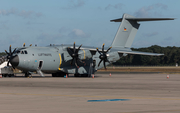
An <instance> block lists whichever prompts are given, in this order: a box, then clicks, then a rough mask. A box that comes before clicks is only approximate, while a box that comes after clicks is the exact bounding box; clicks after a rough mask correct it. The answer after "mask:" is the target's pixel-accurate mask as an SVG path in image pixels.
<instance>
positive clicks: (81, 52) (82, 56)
mask: <svg viewBox="0 0 180 113" xmlns="http://www.w3.org/2000/svg"><path fill="white" fill-rule="evenodd" d="M78 54H79V59H81V60H85V59H90V58H92V54H91V52H90V51H89V50H79V52H78Z"/></svg>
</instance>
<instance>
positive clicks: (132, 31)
mask: <svg viewBox="0 0 180 113" xmlns="http://www.w3.org/2000/svg"><path fill="white" fill-rule="evenodd" d="M160 20H174V18H135V17H133V16H131V15H128V14H124V15H123V17H122V18H120V19H115V20H111V21H112V22H121V24H120V26H119V29H118V31H117V33H116V36H115V38H114V40H113V42H112V45H111V46H112V47H113V48H130V47H131V45H132V43H133V40H134V37H135V35H136V33H137V30H138V28H139V26H140V24H139V23H138V22H144V21H160Z"/></svg>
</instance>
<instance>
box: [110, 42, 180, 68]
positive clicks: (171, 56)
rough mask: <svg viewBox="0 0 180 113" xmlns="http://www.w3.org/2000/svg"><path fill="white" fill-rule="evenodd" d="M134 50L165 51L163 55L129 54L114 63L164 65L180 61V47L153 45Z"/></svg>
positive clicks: (134, 49)
mask: <svg viewBox="0 0 180 113" xmlns="http://www.w3.org/2000/svg"><path fill="white" fill-rule="evenodd" d="M131 49H132V50H133V51H143V52H151V53H164V55H163V56H145V55H127V56H125V57H122V58H121V59H120V60H118V61H117V62H116V63H113V65H121V66H123V65H126V66H128V65H129V66H130V65H131V66H132V65H134V66H138V65H142V66H145V65H147V66H151V65H156V66H162V65H165V66H166V65H167V66H168V65H175V64H176V63H178V64H179V63H180V47H175V46H173V47H170V46H167V47H161V46H158V45H153V46H151V47H146V48H131Z"/></svg>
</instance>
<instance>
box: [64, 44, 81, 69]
mask: <svg viewBox="0 0 180 113" xmlns="http://www.w3.org/2000/svg"><path fill="white" fill-rule="evenodd" d="M81 46H82V44H81V45H80V46H79V47H78V49H76V47H75V42H74V45H73V51H72V49H70V48H69V47H68V48H67V50H68V52H69V54H70V56H71V57H72V60H71V65H72V64H73V62H75V65H76V67H77V68H79V66H78V65H77V61H80V62H82V63H84V62H83V61H81V60H80V59H79V57H78V56H79V54H78V52H79V50H80V48H81Z"/></svg>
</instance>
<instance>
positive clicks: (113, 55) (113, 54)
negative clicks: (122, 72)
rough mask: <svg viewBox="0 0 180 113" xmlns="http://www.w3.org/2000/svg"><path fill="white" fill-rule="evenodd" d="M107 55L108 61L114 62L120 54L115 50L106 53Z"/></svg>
mask: <svg viewBox="0 0 180 113" xmlns="http://www.w3.org/2000/svg"><path fill="white" fill-rule="evenodd" d="M107 57H108V60H109V61H110V62H116V61H117V60H119V59H120V56H119V54H118V53H117V52H111V53H109V54H107Z"/></svg>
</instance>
